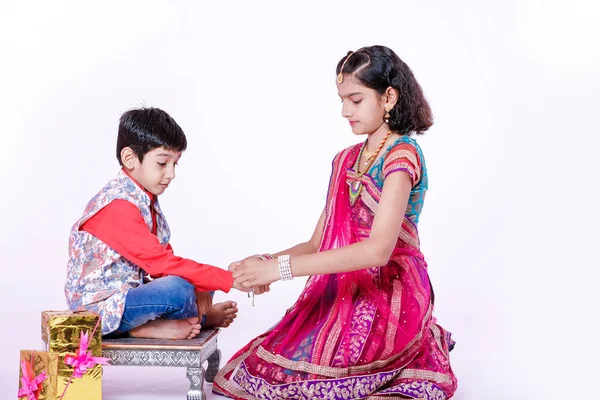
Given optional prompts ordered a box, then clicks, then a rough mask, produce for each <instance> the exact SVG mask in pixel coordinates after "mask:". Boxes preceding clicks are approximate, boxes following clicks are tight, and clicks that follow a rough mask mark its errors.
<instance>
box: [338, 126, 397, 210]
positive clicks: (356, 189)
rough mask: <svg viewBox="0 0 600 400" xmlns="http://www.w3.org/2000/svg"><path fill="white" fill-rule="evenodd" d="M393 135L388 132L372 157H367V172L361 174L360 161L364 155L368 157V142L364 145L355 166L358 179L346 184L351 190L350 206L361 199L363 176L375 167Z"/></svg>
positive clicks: (350, 180) (348, 181)
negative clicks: (380, 153) (382, 150)
mask: <svg viewBox="0 0 600 400" xmlns="http://www.w3.org/2000/svg"><path fill="white" fill-rule="evenodd" d="M391 134H392V131H391V130H390V131H388V132H387V134H386V135H385V137H384V138H383V140H382V141H381V143H379V146H377V149H376V150H375V151H374V152H373V153H371V155H370V156H368V157H367V159H366V161H365V170H364V171H363V172H360V159H361V158H362V156H363V154H364V155H365V156H367V154H365V153H368V151H367V142H365V144H363V146H362V148H361V150H360V153H359V154H358V157H357V158H356V163H355V164H354V173H355V174H356V178H349V179H348V180H347V181H346V183H347V184H348V188H349V195H350V196H349V197H350V205H351V206H354V204H356V202H357V200H358V198H359V197H360V192H361V191H362V188H363V183H362V177H363V175H364V174H366V173H367V172H368V171H369V168H371V166H372V165H373V162H374V161H375V159H376V158H377V155H379V152H380V151H381V149H382V148H383V145H384V144H385V143H386V142H387V140H388V138H389V137H390V135H391Z"/></svg>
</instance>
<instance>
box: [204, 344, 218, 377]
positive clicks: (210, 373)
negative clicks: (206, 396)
mask: <svg viewBox="0 0 600 400" xmlns="http://www.w3.org/2000/svg"><path fill="white" fill-rule="evenodd" d="M220 366H221V350H215V352H214V353H212V354H211V355H210V357H208V368H206V382H212V381H214V380H215V376H217V372H219V367H220Z"/></svg>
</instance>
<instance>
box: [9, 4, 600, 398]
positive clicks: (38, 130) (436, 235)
mask: <svg viewBox="0 0 600 400" xmlns="http://www.w3.org/2000/svg"><path fill="white" fill-rule="evenodd" d="M561 3H568V4H564V5H563V4H561ZM587 3H588V4H586V2H585V1H580V0H571V1H570V2H559V1H541V0H539V1H536V0H521V1H506V0H505V1H495V2H491V1H488V2H481V1H473V0H457V1H452V2H448V1H429V2H401V1H379V2H376V1H373V2H364V1H357V2H354V1H344V2H339V1H335V2H334V1H331V2H325V1H321V2H308V1H299V2H296V3H293V4H290V3H289V2H272V3H267V2H263V1H254V2H243V1H240V2H231V1H228V2H200V1H170V2H166V1H163V2H160V1H147V0H145V1H135V2H134V1H120V2H107V1H104V2H94V3H92V2H81V1H80V2H75V1H73V2H64V1H53V2H37V3H33V2H27V1H17V0H12V1H10V0H9V1H2V3H1V6H0V45H1V46H0V52H1V56H0V57H1V60H2V61H1V63H0V93H1V94H0V113H1V114H0V135H1V138H2V140H1V142H0V145H1V146H2V157H1V158H0V160H2V179H1V181H2V185H1V189H0V190H1V192H0V202H1V203H0V210H1V211H2V225H1V226H2V229H0V235H2V236H1V240H0V246H1V252H0V257H1V260H2V261H1V262H2V274H3V276H2V279H0V296H1V298H0V299H1V301H2V306H1V307H0V321H1V323H0V326H1V327H2V328H1V329H0V351H1V361H0V398H2V399H10V398H15V397H16V390H17V383H18V382H17V380H18V357H19V356H18V351H19V350H20V349H36V348H38V347H39V346H40V328H39V323H40V322H39V320H40V312H41V311H42V310H44V309H62V308H65V301H64V296H63V291H62V288H63V282H64V277H65V266H66V259H67V240H68V233H69V229H70V227H71V225H72V223H73V222H74V221H75V220H76V219H77V218H78V216H79V215H80V213H81V211H82V209H83V207H84V205H85V203H86V202H87V201H88V199H89V198H90V197H91V196H92V195H93V194H94V193H96V191H97V190H98V189H99V188H100V187H101V186H102V185H103V184H104V183H105V182H106V181H107V180H109V179H111V178H112V177H113V176H114V175H115V174H116V173H117V171H118V164H117V161H116V158H115V155H114V153H115V150H114V149H115V139H116V133H117V124H118V118H119V115H120V113H122V112H123V111H125V110H127V109H129V108H131V107H135V106H138V105H140V104H146V105H149V106H157V107H161V108H163V109H165V110H167V111H168V112H169V113H170V114H171V115H172V116H173V117H174V118H175V119H176V120H177V121H178V123H179V124H180V125H181V126H182V127H183V129H184V131H185V132H186V134H187V136H188V142H189V148H188V150H187V151H186V153H185V154H184V157H183V158H182V161H181V163H180V166H179V170H178V175H177V179H176V181H175V182H174V184H173V185H172V186H171V188H170V189H169V190H168V191H167V193H166V194H165V195H163V196H162V198H161V202H162V206H163V209H164V210H165V212H166V215H167V216H168V219H169V223H170V225H171V228H172V231H173V239H172V244H173V246H174V249H175V251H176V253H178V254H179V255H182V256H185V257H189V258H194V259H197V260H199V261H202V262H206V263H213V264H215V265H219V266H221V267H223V268H225V267H226V266H227V265H228V263H229V262H230V261H233V260H235V259H238V258H241V257H243V256H246V255H249V254H254V253H256V252H267V251H268V252H274V251H277V250H280V249H282V248H284V247H287V246H290V245H293V244H295V243H298V242H300V241H304V240H306V239H308V238H309V237H310V235H311V233H312V230H313V228H314V225H315V223H316V221H317V218H318V216H319V213H320V211H321V209H322V207H323V205H324V199H325V190H326V186H327V181H328V178H329V173H330V163H331V159H332V157H333V156H334V154H335V153H336V152H337V151H338V150H340V149H342V148H344V147H345V146H347V145H350V144H352V143H355V142H357V141H359V140H362V138H360V139H359V138H356V137H353V135H352V133H351V131H350V129H349V127H348V125H347V122H346V121H345V120H343V119H342V118H341V117H340V112H341V107H340V104H339V99H338V97H337V93H336V87H335V73H334V69H335V66H336V63H337V61H338V60H339V59H340V58H341V57H342V56H343V55H344V54H345V53H346V51H348V50H354V49H357V48H359V47H361V46H365V45H371V44H385V45H387V46H389V47H391V48H392V49H394V50H395V51H396V52H397V53H398V54H399V55H400V57H402V58H403V59H404V60H405V61H406V62H407V63H408V64H409V65H410V66H411V68H412V69H413V71H414V72H415V75H416V77H417V79H418V80H419V81H420V83H421V85H422V86H423V89H424V91H425V93H426V95H427V97H428V99H429V100H430V103H431V106H432V109H433V111H434V113H435V116H436V124H435V125H434V126H433V128H432V129H431V130H430V132H428V133H427V135H425V136H424V137H422V138H420V139H419V141H420V143H421V145H422V147H423V149H424V152H425V155H426V159H427V164H428V168H429V174H430V187H431V190H430V191H429V193H428V197H427V202H426V205H425V209H424V213H423V215H422V220H421V221H422V222H421V223H420V231H421V239H422V247H423V251H424V253H425V255H426V258H427V260H428V263H429V266H430V273H431V276H432V281H433V283H434V286H435V288H436V299H437V305H436V306H437V308H436V314H437V317H438V320H439V322H440V323H441V324H442V325H444V326H445V327H446V328H448V329H449V330H451V331H452V332H453V333H454V336H455V339H456V340H457V342H458V344H457V347H456V350H455V351H454V352H453V353H452V363H453V367H454V369H455V372H456V374H457V375H458V379H459V391H458V393H457V396H456V398H457V399H558V398H561V399H562V398H576V396H580V395H585V396H589V397H586V398H595V395H593V393H594V390H593V387H592V386H591V385H589V383H593V382H594V381H593V376H595V374H593V373H592V372H593V369H594V368H595V369H596V371H597V361H595V360H597V359H598V356H599V355H598V350H597V348H598V346H597V345H595V341H596V338H597V334H596V333H595V330H594V327H595V326H596V325H595V316H596V314H597V305H598V302H597V300H595V298H594V296H593V295H592V291H593V289H594V287H595V280H596V279H597V278H598V272H597V270H598V266H600V262H599V261H598V256H597V254H596V251H595V250H596V249H597V245H596V243H595V242H596V240H595V239H596V238H597V237H598V234H597V233H596V232H597V229H598V224H599V218H598V211H597V209H596V205H597V204H598V187H597V186H598V183H597V181H598V179H597V177H596V175H597V172H598V167H597V166H596V164H594V163H592V156H594V155H596V153H597V147H598V145H599V144H600V142H599V140H598V139H597V135H598V133H599V130H598V128H597V125H596V124H595V122H596V120H597V116H598V111H597V106H598V100H597V91H598V89H600V79H599V76H598V70H599V67H600V65H599V61H600V60H599V58H600V57H599V54H598V50H597V47H598V46H597V40H598V37H599V36H600V29H599V28H598V27H594V26H592V23H593V22H594V21H595V20H597V16H596V14H597V11H598V6H597V5H594V4H593V3H594V2H591V1H590V2H587ZM302 285H303V280H297V281H293V282H292V283H278V284H275V285H273V290H272V292H271V293H270V294H268V295H265V296H262V297H258V298H257V300H256V303H257V304H256V307H255V308H251V307H250V305H249V303H248V301H247V299H246V298H245V296H244V295H242V294H239V293H231V294H229V295H225V294H219V295H218V296H217V298H218V299H219V300H222V299H226V298H228V299H234V300H236V301H238V302H239V306H240V314H239V315H240V316H239V318H238V320H237V322H236V323H235V324H234V325H233V326H232V327H231V328H229V329H227V330H225V331H224V332H223V333H222V334H221V336H220V347H221V349H222V350H223V353H224V356H225V358H226V359H227V358H229V357H230V356H231V355H232V354H233V352H234V351H236V350H237V349H238V348H240V347H241V346H242V345H244V344H245V343H246V342H247V341H249V340H250V339H251V338H252V337H254V336H255V335H257V334H259V333H261V332H262V331H263V330H265V329H267V328H268V327H270V326H271V325H272V324H273V323H274V322H275V321H276V320H278V318H279V317H280V316H281V315H282V313H283V312H284V310H285V309H286V308H287V307H289V306H290V305H291V304H292V303H293V302H294V300H295V298H296V296H297V294H298V293H299V292H300V290H301V288H302ZM590 380H591V381H590ZM207 389H210V386H207ZM186 390H187V380H186V378H185V372H184V371H183V370H174V371H171V370H169V369H117V368H116V367H114V368H111V367H107V368H106V369H105V377H104V398H105V399H110V400H119V399H142V398H144V399H147V398H160V399H181V398H183V394H184V393H185V391H186ZM596 391H597V390H596ZM152 396H154V397H152ZM209 398H210V396H209Z"/></svg>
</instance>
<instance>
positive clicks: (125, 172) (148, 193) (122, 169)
mask: <svg viewBox="0 0 600 400" xmlns="http://www.w3.org/2000/svg"><path fill="white" fill-rule="evenodd" d="M121 171H123V173H124V174H125V175H126V176H127V177H128V178H129V179H131V180H132V181H133V182H134V183H135V184H136V185H137V186H138V187H139V188H140V189H142V190H143V191H144V193H146V194H147V195H148V197H150V200H152V201H154V200H155V199H156V196H155V195H153V194H152V193H150V192H149V191H147V190H146V188H144V187H143V186H142V185H140V183H139V182H138V181H136V180H135V179H134V178H133V176H131V175H130V174H129V172H127V171H126V170H125V168H123V167H121Z"/></svg>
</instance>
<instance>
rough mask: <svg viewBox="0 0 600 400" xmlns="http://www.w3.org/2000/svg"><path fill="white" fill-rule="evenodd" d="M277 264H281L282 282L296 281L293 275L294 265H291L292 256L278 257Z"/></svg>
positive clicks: (280, 275) (280, 274)
mask: <svg viewBox="0 0 600 400" xmlns="http://www.w3.org/2000/svg"><path fill="white" fill-rule="evenodd" d="M277 263H278V264H279V277H280V278H281V280H282V281H289V280H292V279H294V276H293V275H292V264H291V263H290V256H289V255H287V254H286V255H283V256H279V257H277Z"/></svg>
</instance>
